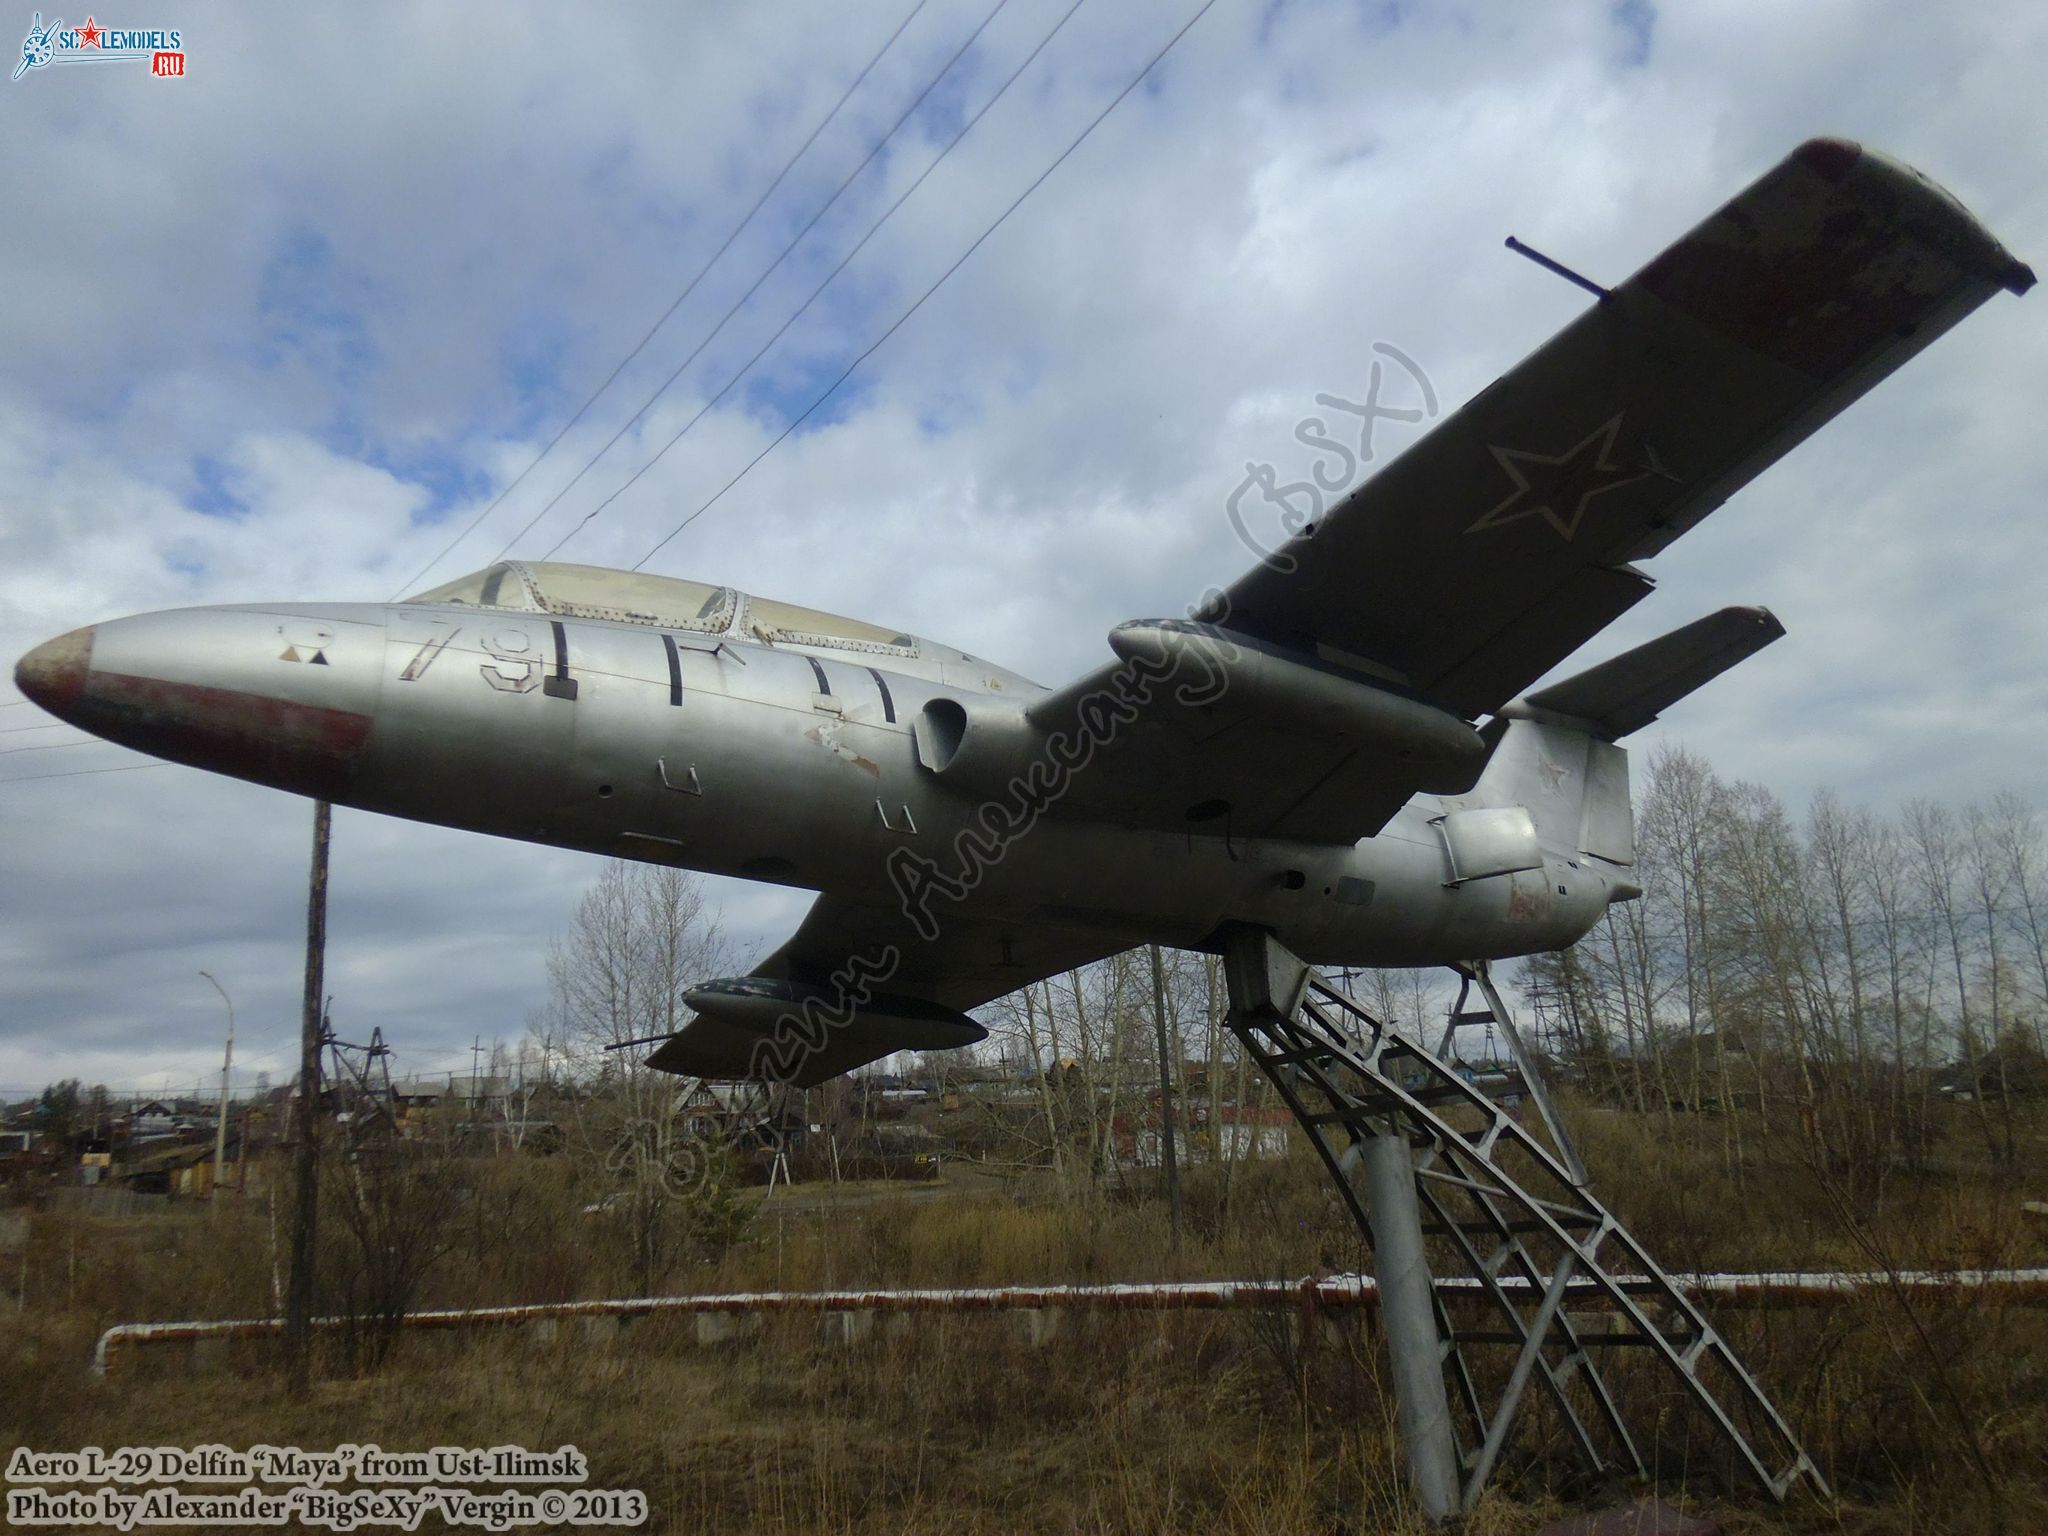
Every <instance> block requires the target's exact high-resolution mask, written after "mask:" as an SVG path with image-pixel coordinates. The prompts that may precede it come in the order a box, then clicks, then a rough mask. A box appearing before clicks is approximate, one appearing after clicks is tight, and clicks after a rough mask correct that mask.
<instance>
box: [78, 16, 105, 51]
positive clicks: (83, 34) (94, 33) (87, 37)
mask: <svg viewBox="0 0 2048 1536" xmlns="http://www.w3.org/2000/svg"><path fill="white" fill-rule="evenodd" d="M99 45H100V28H99V23H98V22H96V21H94V20H93V19H92V18H91V17H90V16H88V17H86V18H85V25H84V26H82V27H80V28H79V29H78V46H79V47H81V48H97V47H99Z"/></svg>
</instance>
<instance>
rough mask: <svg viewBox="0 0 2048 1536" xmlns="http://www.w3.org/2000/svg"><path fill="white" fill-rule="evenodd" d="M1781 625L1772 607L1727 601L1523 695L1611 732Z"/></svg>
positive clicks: (1765, 640)
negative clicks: (1727, 605)
mask: <svg viewBox="0 0 2048 1536" xmlns="http://www.w3.org/2000/svg"><path fill="white" fill-rule="evenodd" d="M1784 633H1785V626H1784V625H1782V624H1780V623H1779V622H1778V620H1777V617H1776V616H1775V615H1774V614H1773V613H1772V612H1771V611H1770V609H1768V608H1723V609H1722V610H1721V611H1720V612H1719V613H1710V614H1708V615H1707V616H1706V617H1705V618H1703V619H1695V620H1694V621H1693V622H1692V623H1690V624H1688V625H1686V626H1685V627H1684V628H1683V629H1674V630H1673V631H1672V632H1671V633H1670V634H1668V635H1662V636H1659V637H1658V638H1657V639H1655V640H1652V641H1650V642H1649V643H1648V644H1645V645H1639V646H1637V647H1636V648H1635V649H1634V650H1632V651H1623V652H1622V653H1621V654H1620V655H1619V656H1616V657H1614V658H1613V659H1612V660H1611V661H1603V662H1601V663H1600V665H1598V666H1597V667H1591V668H1588V669H1587V670H1586V671H1584V672H1581V673H1579V674H1578V675H1577V676H1575V677H1568V678H1566V679H1565V680H1564V681H1563V682H1561V683H1552V684H1551V685H1550V686H1549V687H1548V688H1539V689H1537V690H1536V692H1534V693H1532V694H1529V695H1528V696H1527V697H1526V698H1524V699H1523V701H1522V702H1523V703H1525V704H1527V705H1529V706H1531V707H1533V708H1535V709H1540V710H1543V711H1545V712H1546V713H1549V714H1557V715H1569V716H1571V717H1572V718H1574V719H1577V720H1583V721H1585V722H1586V723H1587V724H1589V725H1591V726H1594V727H1595V728H1597V729H1598V730H1599V732H1600V733H1601V734H1602V735H1603V736H1606V737H1607V738H1608V739H1609V740H1613V739H1615V738H1616V737H1621V736H1626V735H1628V734H1629V732H1631V731H1639V730H1641V729H1642V728H1643V727H1644V726H1646V725H1648V724H1649V723H1650V722H1651V721H1652V720H1655V719H1656V718H1657V716H1658V715H1660V714H1662V713H1663V712H1664V711H1665V710H1667V709H1669V708H1670V707H1671V706H1672V705H1673V704H1676V703H1677V702H1678V701H1679V700H1680V699H1682V698H1684V697H1685V696H1686V695H1687V694H1689V693H1691V692H1692V691H1693V690H1694V689H1696V688H1702V687H1704V686H1706V685H1707V684H1708V683H1710V682H1712V681H1713V680H1714V679H1715V678H1717V677H1719V676H1720V675H1721V674H1722V673H1723V672H1726V671H1727V670H1728V669H1729V668H1730V667H1732V666H1734V665H1735V664H1736V663H1737V662H1739V661H1744V660H1747V659H1748V658H1749V657H1751V656H1754V655H1755V654H1756V653H1757V652H1758V651H1760V650H1762V649H1763V648H1764V647H1765V646H1767V645H1769V644H1770V643H1771V642H1772V641H1773V640H1776V639H1778V638H1779V637H1780V636H1781V635H1783V634H1784ZM1510 712H1512V711H1510Z"/></svg>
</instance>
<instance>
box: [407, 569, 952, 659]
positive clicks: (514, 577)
mask: <svg viewBox="0 0 2048 1536" xmlns="http://www.w3.org/2000/svg"><path fill="white" fill-rule="evenodd" d="M405 601H406V602H408V603H441V604H450V605H454V606H457V607H465V608H499V609H509V610H511V611H513V612H518V613H552V614H559V615H561V616H562V617H564V618H583V619H609V620H611V621H613V622H615V623H621V624H647V625H652V626H654V627H655V628H658V629H688V630H697V631H699V632H701V633H705V634H713V635H732V636H735V637H738V638H746V639H755V640H765V641H767V642H769V643H770V644H787V645H798V646H817V647H821V648H823V649H827V650H838V651H870V652H881V653H883V654H886V655H890V656H903V657H912V656H916V655H917V654H918V648H919V641H918V639H917V637H916V636H914V635H906V634H901V633H898V632H897V631H895V630H891V629H888V628H885V627H883V626H882V625H879V624H869V623H866V622H864V621H862V620H860V619H847V618H841V617H840V616H839V615H838V614H833V613H821V612H819V611H818V610H817V609H815V608H800V607H798V606H797V605H796V604H795V603H779V602H776V601H774V600H773V599H771V598H765V597H749V596H748V595H747V594H746V593H744V592H738V591H735V590H734V589H733V588H731V587H714V586H711V585H708V584H707V583H705V582H701V581H684V580H681V579H679V578H677V577H674V576H651V575H648V574H647V573H645V572H642V571H615V570H612V569H609V568H608V567H605V566H601V565H568V564H562V563H558V562H553V561H534V562H528V561H524V560H501V561H499V562H498V563H497V564H496V565H493V566H490V567H488V568H487V569H485V570H481V571H475V572H472V573H471V574H470V575H468V576H464V577H461V578H460V579H459V580H456V581H451V582H448V583H447V584H446V585H444V586H439V587H435V588H433V589H432V590H431V591H427V592H421V593H419V594H417V595H416V596H413V597H409V598H407V599H405Z"/></svg>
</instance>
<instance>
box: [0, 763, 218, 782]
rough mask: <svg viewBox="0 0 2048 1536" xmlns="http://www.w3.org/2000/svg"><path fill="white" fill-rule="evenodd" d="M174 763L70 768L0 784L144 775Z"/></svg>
mask: <svg viewBox="0 0 2048 1536" xmlns="http://www.w3.org/2000/svg"><path fill="white" fill-rule="evenodd" d="M177 766H178V765H177V764H176V763H128V764H125V765H123V766H122V767H119V768H71V769H67V770H66V771H65V772H63V773H24V774H21V775H19V776H18V777H16V778H11V779H0V784H33V783H35V782H36V781H37V780H38V779H82V778H84V777H85V776H86V775H87V774H89V773H146V772H148V771H149V770H150V769H152V768H175V767H177Z"/></svg>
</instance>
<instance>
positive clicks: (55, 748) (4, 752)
mask: <svg viewBox="0 0 2048 1536" xmlns="http://www.w3.org/2000/svg"><path fill="white" fill-rule="evenodd" d="M106 745H108V743H106V742H104V741H101V740H100V739H99V738H98V737H97V736H88V737H87V738H85V740H83V741H39V742H36V743H35V744H34V745H32V746H26V747H0V757H13V756H14V755H15V754H17V753H20V752H62V751H63V750H64V749H65V748H66V747H104V746H106Z"/></svg>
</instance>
